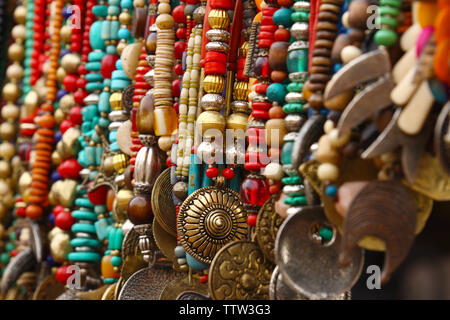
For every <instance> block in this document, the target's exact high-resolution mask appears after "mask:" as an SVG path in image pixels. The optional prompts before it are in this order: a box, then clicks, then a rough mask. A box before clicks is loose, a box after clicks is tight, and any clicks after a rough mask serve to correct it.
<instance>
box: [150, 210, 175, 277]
mask: <svg viewBox="0 0 450 320" xmlns="http://www.w3.org/2000/svg"><path fill="white" fill-rule="evenodd" d="M152 228H153V238H154V239H155V242H156V245H157V246H158V248H159V250H161V252H162V253H163V254H164V255H165V256H166V257H167V258H168V259H170V260H171V261H172V262H173V263H174V267H175V269H177V270H178V269H179V265H178V263H177V258H176V257H175V247H176V246H177V238H176V237H174V236H172V235H171V234H169V233H168V232H166V230H164V229H163V228H162V227H161V225H160V224H159V223H158V221H156V219H154V220H153V226H152Z"/></svg>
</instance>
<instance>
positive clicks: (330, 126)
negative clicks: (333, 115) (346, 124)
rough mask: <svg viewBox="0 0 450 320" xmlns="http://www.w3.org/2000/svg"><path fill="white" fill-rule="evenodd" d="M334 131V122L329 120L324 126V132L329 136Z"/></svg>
mask: <svg viewBox="0 0 450 320" xmlns="http://www.w3.org/2000/svg"><path fill="white" fill-rule="evenodd" d="M333 129H334V122H333V121H331V120H327V121H325V123H324V125H323V131H324V132H325V133H326V134H328V133H330V132H331V130H333Z"/></svg>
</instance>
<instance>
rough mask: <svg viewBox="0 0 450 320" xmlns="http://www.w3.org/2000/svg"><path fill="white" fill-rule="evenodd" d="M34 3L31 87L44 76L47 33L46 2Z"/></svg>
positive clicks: (42, 0) (38, 1) (40, 0)
mask: <svg viewBox="0 0 450 320" xmlns="http://www.w3.org/2000/svg"><path fill="white" fill-rule="evenodd" d="M33 2H34V16H33V25H32V28H33V31H34V33H33V40H34V41H33V54H32V55H31V62H30V66H31V74H30V85H32V86H33V85H35V84H36V82H37V81H38V79H39V78H40V77H41V75H42V62H43V60H45V56H44V55H43V52H44V42H43V41H42V38H43V35H44V32H45V17H46V2H45V0H37V1H33Z"/></svg>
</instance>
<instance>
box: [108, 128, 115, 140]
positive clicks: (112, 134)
mask: <svg viewBox="0 0 450 320" xmlns="http://www.w3.org/2000/svg"><path fill="white" fill-rule="evenodd" d="M116 137H117V130H113V131H110V132H109V136H108V139H109V141H111V142H114V141H116Z"/></svg>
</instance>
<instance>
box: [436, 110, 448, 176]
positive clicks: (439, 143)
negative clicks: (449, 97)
mask: <svg viewBox="0 0 450 320" xmlns="http://www.w3.org/2000/svg"><path fill="white" fill-rule="evenodd" d="M449 119H450V102H447V103H446V104H445V106H444V107H443V108H442V110H441V113H440V114H439V117H438V118H437V121H436V126H435V128H434V150H435V152H436V157H437V158H438V159H439V162H440V164H441V166H442V168H443V169H444V170H445V172H447V174H450V129H449V125H448V124H449V121H450V120H449Z"/></svg>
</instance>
